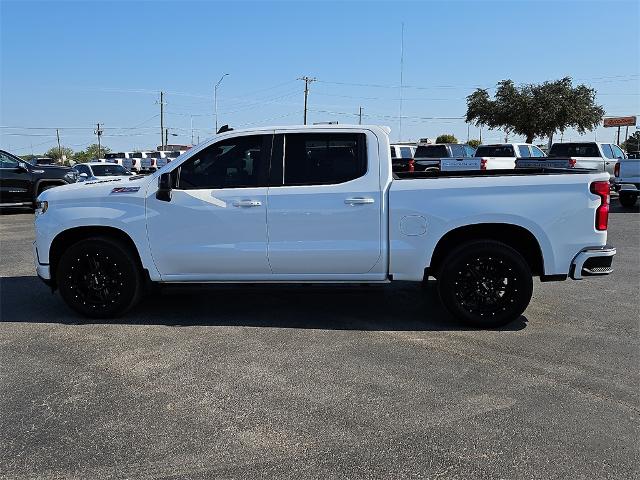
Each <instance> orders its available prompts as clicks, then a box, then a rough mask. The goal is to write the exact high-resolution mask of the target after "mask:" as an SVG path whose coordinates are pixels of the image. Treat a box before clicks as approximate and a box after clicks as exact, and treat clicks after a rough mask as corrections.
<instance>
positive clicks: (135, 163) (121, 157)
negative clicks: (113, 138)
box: [104, 152, 142, 173]
mask: <svg viewBox="0 0 640 480" xmlns="http://www.w3.org/2000/svg"><path fill="white" fill-rule="evenodd" d="M134 153H136V152H116V153H113V152H112V153H106V154H105V155H104V158H105V159H106V160H107V161H108V162H114V163H117V164H118V165H122V166H123V167H124V168H126V169H127V170H129V171H132V172H136V173H137V172H139V171H140V169H141V168H142V167H141V164H140V158H133V154H134Z"/></svg>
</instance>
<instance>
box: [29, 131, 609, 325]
mask: <svg viewBox="0 0 640 480" xmlns="http://www.w3.org/2000/svg"><path fill="white" fill-rule="evenodd" d="M388 134H389V129H388V128H385V127H378V126H362V125H353V126H349V125H340V126H327V125H317V126H291V127H271V128H261V129H252V130H238V131H233V130H232V131H225V132H224V133H221V134H218V135H216V136H214V137H213V138H212V139H211V140H209V141H207V142H205V143H203V144H200V145H198V146H197V147H194V148H193V149H191V150H189V151H188V152H186V153H185V154H184V155H182V156H181V157H179V158H178V159H176V160H175V161H173V162H171V163H169V164H167V165H166V166H164V167H163V168H161V169H160V170H158V171H157V172H155V173H153V174H151V175H148V176H146V177H144V176H134V177H131V178H130V179H129V180H127V179H120V180H115V181H96V182H83V183H80V184H75V185H70V186H66V187H60V188H55V189H53V190H47V191H46V192H43V193H42V194H41V195H40V197H39V199H38V210H37V214H36V218H35V231H36V241H35V242H34V248H33V250H34V258H35V267H36V270H37V273H38V275H39V276H40V277H41V278H42V279H44V280H45V282H47V283H48V284H50V285H51V286H52V288H53V289H58V290H59V291H60V294H61V296H62V298H63V299H64V300H65V301H66V302H67V304H68V305H69V306H70V307H72V308H73V309H75V310H76V311H78V312H80V313H81V314H83V315H87V316H91V317H100V318H109V317H115V316H118V315H121V314H123V313H124V312H125V311H126V310H128V309H129V308H131V307H132V306H133V305H134V304H135V303H136V302H137V301H138V299H139V298H140V296H141V294H142V293H143V291H145V290H146V288H145V287H146V286H147V285H148V284H153V283H210V282H235V283H243V282H250V283H256V282H269V283H273V282H275V283H283V282H284V283H287V282H289V283H290V282H294V283H353V284H363V283H387V282H391V281H397V280H404V281H410V282H422V281H423V280H424V279H428V278H429V277H434V278H436V279H437V289H438V292H439V295H440V299H441V300H442V302H443V304H444V305H445V307H446V308H447V309H448V310H449V312H451V314H452V315H453V316H455V317H457V318H459V319H461V320H463V321H465V322H468V323H470V324H472V325H475V326H480V327H487V326H496V325H502V324H505V323H507V322H510V321H512V320H514V319H516V318H517V317H519V315H521V314H522V312H523V311H524V310H525V309H526V307H527V305H528V303H529V301H530V298H531V295H532V291H533V279H532V277H534V276H539V277H540V279H541V280H543V281H549V280H564V279H566V278H567V277H568V276H569V277H571V278H573V279H581V278H583V277H587V276H592V275H604V274H608V273H611V271H612V268H611V264H612V258H613V256H614V255H615V252H616V251H615V249H614V248H613V247H610V246H607V219H608V211H609V210H608V209H609V188H608V186H609V184H608V175H607V174H605V173H584V172H582V171H574V172H573V173H565V172H564V171H554V170H552V171H546V170H542V169H540V170H531V171H526V172H517V171H514V170H511V171H509V174H508V175H504V173H503V172H502V171H500V170H494V171H485V172H474V173H472V174H465V175H461V174H458V173H455V172H454V173H452V174H447V173H444V172H411V173H410V172H406V173H396V174H394V173H393V172H392V167H391V155H390V143H389V136H388ZM212 314H213V313H212Z"/></svg>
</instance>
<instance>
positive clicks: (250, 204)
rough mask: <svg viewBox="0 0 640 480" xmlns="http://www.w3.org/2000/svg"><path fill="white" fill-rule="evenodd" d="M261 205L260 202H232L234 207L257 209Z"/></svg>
mask: <svg viewBox="0 0 640 480" xmlns="http://www.w3.org/2000/svg"><path fill="white" fill-rule="evenodd" d="M260 205H262V202H261V201H260V200H235V201H234V202H233V206H234V207H259V206H260Z"/></svg>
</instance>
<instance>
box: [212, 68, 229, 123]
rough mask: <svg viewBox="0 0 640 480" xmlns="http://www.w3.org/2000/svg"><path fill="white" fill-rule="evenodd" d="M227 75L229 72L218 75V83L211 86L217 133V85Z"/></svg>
mask: <svg viewBox="0 0 640 480" xmlns="http://www.w3.org/2000/svg"><path fill="white" fill-rule="evenodd" d="M227 75H229V74H228V73H225V74H224V75H222V76H221V77H220V80H218V83H216V86H215V87H213V113H214V115H215V117H216V133H218V87H219V86H220V84H221V83H222V80H224V77H226V76H227Z"/></svg>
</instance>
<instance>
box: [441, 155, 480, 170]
mask: <svg viewBox="0 0 640 480" xmlns="http://www.w3.org/2000/svg"><path fill="white" fill-rule="evenodd" d="M440 170H442V171H443V172H455V171H465V170H480V157H467V158H441V159H440Z"/></svg>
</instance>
